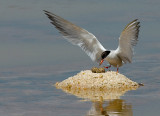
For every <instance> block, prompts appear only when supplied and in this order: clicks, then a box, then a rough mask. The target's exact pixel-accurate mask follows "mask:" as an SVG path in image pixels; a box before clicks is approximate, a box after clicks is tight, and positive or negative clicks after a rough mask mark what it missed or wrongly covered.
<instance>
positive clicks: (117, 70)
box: [117, 66, 119, 74]
mask: <svg viewBox="0 0 160 116" xmlns="http://www.w3.org/2000/svg"><path fill="white" fill-rule="evenodd" d="M118 69H119V67H118V66H117V74H118Z"/></svg>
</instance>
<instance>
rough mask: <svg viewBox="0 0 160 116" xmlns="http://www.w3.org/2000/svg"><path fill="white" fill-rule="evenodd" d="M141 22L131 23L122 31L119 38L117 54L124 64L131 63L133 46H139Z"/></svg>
mask: <svg viewBox="0 0 160 116" xmlns="http://www.w3.org/2000/svg"><path fill="white" fill-rule="evenodd" d="M139 23H140V22H138V21H137V19H135V20H134V21H132V22H130V23H129V24H128V25H127V26H126V27H125V29H124V30H123V31H122V33H121V35H120V37H119V46H118V48H117V54H118V56H119V57H120V58H121V59H122V61H123V62H124V63H127V62H129V63H131V62H132V57H133V46H135V45H136V44H137V41H138V34H139V27H140V25H139Z"/></svg>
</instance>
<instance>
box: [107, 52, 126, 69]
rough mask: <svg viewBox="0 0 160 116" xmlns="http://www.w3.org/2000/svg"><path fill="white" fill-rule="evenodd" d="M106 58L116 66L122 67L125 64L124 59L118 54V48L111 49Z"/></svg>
mask: <svg viewBox="0 0 160 116" xmlns="http://www.w3.org/2000/svg"><path fill="white" fill-rule="evenodd" d="M105 60H106V61H107V62H108V63H109V64H110V65H112V66H114V67H121V66H122V65H123V62H122V59H121V58H120V57H119V56H118V52H117V50H111V52H110V53H109V55H108V56H107V57H106V58H105Z"/></svg>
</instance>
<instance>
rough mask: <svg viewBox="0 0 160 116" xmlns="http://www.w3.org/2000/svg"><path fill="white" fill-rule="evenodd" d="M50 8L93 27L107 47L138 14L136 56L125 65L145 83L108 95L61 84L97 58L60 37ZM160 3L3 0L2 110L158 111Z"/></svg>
mask: <svg viewBox="0 0 160 116" xmlns="http://www.w3.org/2000/svg"><path fill="white" fill-rule="evenodd" d="M44 9H45V10H49V11H51V12H53V13H55V14H57V15H60V16H62V17H64V18H65V19H67V20H70V21H71V22H73V23H75V24H77V25H79V26H81V27H83V28H85V29H87V30H88V31H89V32H92V33H93V34H94V35H95V36H96V37H97V38H98V39H99V41H100V42H101V43H103V46H104V47H106V48H108V49H116V48H117V45H118V37H119V35H120V33H121V31H122V30H123V28H124V27H125V25H126V24H127V23H129V22H130V21H132V20H134V19H136V18H138V19H139V21H140V22H141V28H140V36H139V42H138V45H137V46H136V47H135V56H134V58H133V63H132V64H127V65H124V66H123V67H121V68H120V73H122V74H124V75H125V76H127V77H129V78H130V79H132V80H134V81H136V82H141V83H144V85H145V86H143V87H140V88H139V89H138V90H136V91H129V92H127V93H125V94H124V95H123V96H121V97H120V99H113V100H111V101H104V102H103V103H102V102H92V101H85V100H83V99H81V98H77V97H76V96H73V95H70V94H67V93H64V92H63V91H61V90H58V89H56V88H55V87H54V86H53V84H54V83H56V82H57V81H62V80H64V79H66V78H68V77H70V76H73V75H75V74H76V73H78V72H80V71H81V70H85V69H90V68H91V67H93V66H96V64H95V63H93V62H92V61H91V60H90V58H89V57H88V56H87V55H86V54H85V53H83V51H82V50H81V49H79V48H78V47H76V46H73V45H71V44H70V43H68V42H66V41H65V40H64V39H63V38H62V37H61V35H60V34H59V33H58V31H57V30H56V29H54V28H53V26H52V25H51V24H50V23H49V20H48V18H47V17H46V16H45V15H44V13H43V10H44ZM159 11H160V1H159V0H146V1H143V0H134V1H127V0H121V1H111V0H109V1H106V0H101V1H96V0H92V1H89V0H81V1H78V0H61V1H59V0H45V1H43V0H39V1H37V0H27V1H26V0H21V1H19V0H12V1H10V0H5V1H4V0H3V1H1V7H0V15H1V18H0V54H1V57H0V93H1V94H0V115H2V116H85V115H93V114H96V115H102V116H103V115H104V116H105V115H113V114H114V115H120V116H121V115H123V116H124V115H126V116H132V115H133V116H159V114H160V110H159V107H160V94H159V93H160V76H159V74H160V73H159V70H160V62H159V60H160V40H159V38H160V34H159V30H160V20H159V19H160V14H159ZM106 64H107V63H106ZM106 64H104V65H106ZM112 70H116V69H114V68H112Z"/></svg>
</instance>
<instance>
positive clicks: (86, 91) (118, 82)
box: [55, 68, 139, 100]
mask: <svg viewBox="0 0 160 116" xmlns="http://www.w3.org/2000/svg"><path fill="white" fill-rule="evenodd" d="M92 69H93V68H92ZM55 86H56V87H57V88H58V89H62V90H63V91H65V92H67V93H71V94H74V95H76V96H78V97H81V98H90V99H92V100H94V99H96V100H98V99H99V98H101V99H111V98H112V99H114V98H115V99H117V98H118V97H120V96H121V95H123V94H124V93H125V92H126V91H129V90H136V89H137V88H138V87H139V84H138V83H136V82H134V81H132V80H130V79H128V78H127V77H126V76H124V75H122V74H120V73H117V72H114V71H107V72H105V73H93V72H92V71H90V70H85V71H81V72H80V73H78V74H77V75H75V76H73V77H69V78H68V79H66V80H64V81H62V82H57V83H56V84H55ZM87 95H88V96H87Z"/></svg>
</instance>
